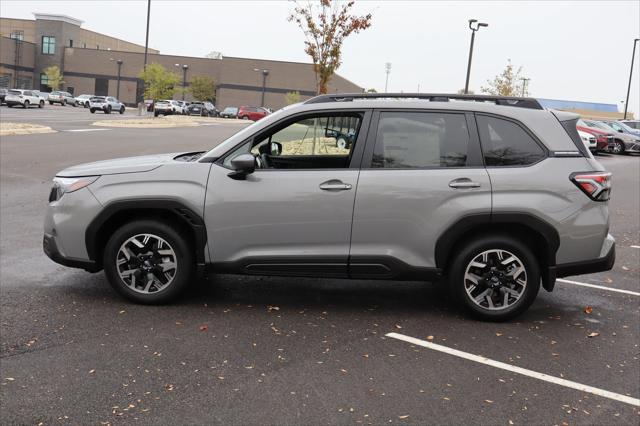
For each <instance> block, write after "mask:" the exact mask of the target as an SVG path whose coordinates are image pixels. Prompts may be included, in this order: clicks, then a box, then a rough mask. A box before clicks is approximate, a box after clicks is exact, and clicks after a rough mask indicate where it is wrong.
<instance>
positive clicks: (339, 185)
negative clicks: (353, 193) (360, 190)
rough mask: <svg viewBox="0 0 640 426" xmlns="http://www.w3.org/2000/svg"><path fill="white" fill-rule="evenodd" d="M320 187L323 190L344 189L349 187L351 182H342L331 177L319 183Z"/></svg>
mask: <svg viewBox="0 0 640 426" xmlns="http://www.w3.org/2000/svg"><path fill="white" fill-rule="evenodd" d="M320 189H322V190H323V191H346V190H348V189H351V184H349V183H344V182H342V181H341V180H339V179H331V180H328V181H326V182H322V183H321V184H320Z"/></svg>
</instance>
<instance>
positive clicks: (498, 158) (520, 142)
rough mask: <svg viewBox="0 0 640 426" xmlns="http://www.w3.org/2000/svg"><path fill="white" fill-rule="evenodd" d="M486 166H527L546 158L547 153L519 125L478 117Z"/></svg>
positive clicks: (487, 117)
mask: <svg viewBox="0 0 640 426" xmlns="http://www.w3.org/2000/svg"><path fill="white" fill-rule="evenodd" d="M476 121H477V122H478V131H479V132H480V142H481V143H482V151H483V155H484V162H485V165H486V166H488V167H496V166H497V167H500V166H527V165H530V164H533V163H537V162H538V161H540V160H542V159H543V158H544V157H545V151H544V150H543V149H542V147H540V145H538V143H537V142H536V141H535V139H533V137H532V136H531V135H529V133H527V132H526V131H525V130H524V129H523V128H522V127H521V126H520V125H519V124H517V123H514V122H512V121H509V120H504V119H501V118H497V117H490V116H486V115H477V116H476Z"/></svg>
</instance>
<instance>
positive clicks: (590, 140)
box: [578, 130, 598, 152]
mask: <svg viewBox="0 0 640 426" xmlns="http://www.w3.org/2000/svg"><path fill="white" fill-rule="evenodd" d="M578 134H579V135H580V139H582V143H584V146H586V147H587V148H588V149H589V151H591V152H596V151H597V150H598V141H597V140H596V137H595V136H593V135H592V134H591V133H587V132H583V131H582V130H578Z"/></svg>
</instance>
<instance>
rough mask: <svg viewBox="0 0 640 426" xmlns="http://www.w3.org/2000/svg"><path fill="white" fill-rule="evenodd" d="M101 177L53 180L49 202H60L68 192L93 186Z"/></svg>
mask: <svg viewBox="0 0 640 426" xmlns="http://www.w3.org/2000/svg"><path fill="white" fill-rule="evenodd" d="M99 177H100V176H83V177H75V178H63V177H55V178H53V187H52V188H51V192H50V193H49V202H52V201H58V200H59V199H60V198H62V196H63V195H64V194H66V193H67V192H74V191H77V190H79V189H82V188H84V187H85V186H87V185H90V184H92V183H93V182H95V181H96V179H98V178H99Z"/></svg>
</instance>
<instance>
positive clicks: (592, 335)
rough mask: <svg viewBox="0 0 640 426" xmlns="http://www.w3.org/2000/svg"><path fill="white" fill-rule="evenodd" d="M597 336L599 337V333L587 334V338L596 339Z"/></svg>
mask: <svg viewBox="0 0 640 426" xmlns="http://www.w3.org/2000/svg"><path fill="white" fill-rule="evenodd" d="M599 335H600V333H598V332H596V331H594V332H593V333H589V334H587V337H598V336H599Z"/></svg>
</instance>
